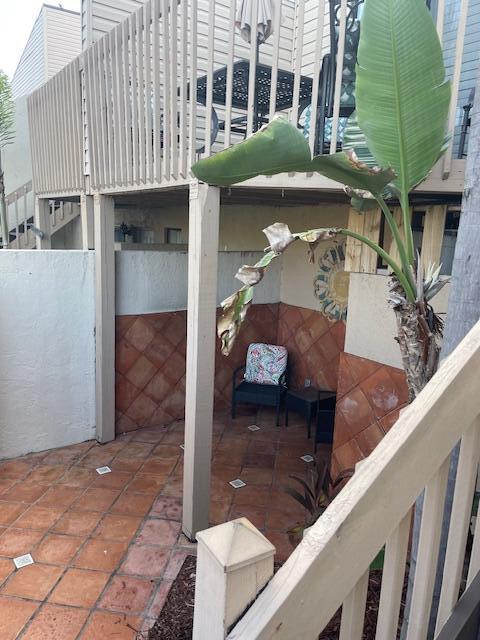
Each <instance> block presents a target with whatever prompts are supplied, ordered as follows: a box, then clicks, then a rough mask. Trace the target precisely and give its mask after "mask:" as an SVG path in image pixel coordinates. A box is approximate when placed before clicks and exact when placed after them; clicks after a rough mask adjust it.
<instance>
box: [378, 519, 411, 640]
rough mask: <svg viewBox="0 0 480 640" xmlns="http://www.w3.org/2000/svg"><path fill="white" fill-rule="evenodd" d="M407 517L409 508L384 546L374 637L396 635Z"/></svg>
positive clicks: (389, 639)
mask: <svg viewBox="0 0 480 640" xmlns="http://www.w3.org/2000/svg"><path fill="white" fill-rule="evenodd" d="M411 520H412V514H411V512H410V511H409V512H408V513H407V515H406V516H405V517H404V519H403V520H402V521H401V522H400V524H399V525H398V527H397V528H396V529H395V531H394V532H393V533H392V535H391V536H390V537H389V538H388V540H387V542H386V545H385V559H384V562H383V572H382V588H381V592H380V604H379V607H378V619H377V629H376V635H375V640H395V639H396V637H397V628H398V617H399V615H400V606H401V601H402V591H403V584H404V580H405V564H406V561H407V553H408V539H409V536H410V524H411Z"/></svg>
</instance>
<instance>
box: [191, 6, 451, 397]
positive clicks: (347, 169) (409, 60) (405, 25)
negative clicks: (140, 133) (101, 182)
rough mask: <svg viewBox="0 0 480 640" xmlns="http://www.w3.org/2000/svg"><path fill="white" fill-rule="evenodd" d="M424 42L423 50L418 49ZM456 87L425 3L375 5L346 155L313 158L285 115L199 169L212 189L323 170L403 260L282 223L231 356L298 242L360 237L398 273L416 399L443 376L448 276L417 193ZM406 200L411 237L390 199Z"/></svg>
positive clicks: (399, 311)
mask: <svg viewBox="0 0 480 640" xmlns="http://www.w3.org/2000/svg"><path fill="white" fill-rule="evenodd" d="M412 43H415V46H412ZM449 102H450V85H449V82H448V81H447V80H446V78H445V68H444V64H443V54H442V49H441V45H440V41H439V39H438V36H437V32H436V29H435V25H434V23H433V21H432V18H431V15H430V13H429V11H428V9H427V8H426V5H425V2H424V0H365V6H364V12H363V16H362V21H361V35H360V43H359V49H358V62H357V69H356V114H354V116H353V117H352V118H351V119H350V121H349V123H348V126H347V130H346V132H345V136H344V142H343V146H342V151H340V152H337V153H332V154H328V155H319V156H315V157H313V158H312V157H311V154H310V149H309V145H308V143H307V141H306V140H305V138H304V136H303V134H302V133H301V132H300V131H299V130H298V129H297V128H296V127H294V126H293V125H292V124H290V123H289V122H288V121H287V120H286V119H284V118H282V117H275V118H274V119H273V120H272V121H271V122H270V123H268V124H267V125H265V126H264V127H263V128H262V129H261V130H259V131H258V132H256V133H255V134H253V135H252V136H250V137H249V138H247V139H246V140H245V141H244V142H242V143H240V144H237V145H234V146H233V147H230V148H229V149H227V150H225V151H223V152H220V153H217V154H215V155H213V156H211V157H209V158H205V159H202V160H200V161H199V162H197V163H196V164H195V165H194V166H193V167H192V171H193V173H194V175H195V176H196V177H197V178H198V179H199V180H202V181H204V182H207V183H209V184H212V185H219V186H229V185H232V184H236V183H239V182H243V181H244V180H247V179H249V178H253V177H255V176H257V175H272V174H276V173H282V172H286V171H289V172H292V171H293V172H306V171H308V172H318V173H320V174H322V175H324V176H326V177H328V178H330V179H332V180H335V181H337V182H340V183H342V184H344V185H345V190H346V192H347V193H348V194H349V195H350V196H351V201H352V205H353V206H355V207H356V208H357V209H358V210H359V211H362V210H363V211H364V210H367V209H368V208H371V206H372V204H373V205H374V206H376V207H380V209H381V211H382V213H383V216H384V217H385V221H386V223H387V225H388V227H389V228H390V231H391V234H392V238H393V242H394V244H395V245H396V248H397V252H396V255H398V256H399V258H398V260H397V259H395V258H394V257H393V256H392V255H391V254H389V253H388V252H386V251H385V250H384V249H383V248H381V247H380V246H379V245H378V244H376V243H374V242H372V241H371V240H370V239H368V238H366V237H364V236H362V235H360V234H358V233H356V232H354V231H352V230H351V229H347V228H330V229H313V230H310V231H306V232H302V233H292V232H291V231H290V229H289V228H288V227H287V226H286V225H284V224H282V223H275V224H273V225H271V226H270V227H268V228H267V229H265V233H266V235H267V239H268V241H269V246H268V248H267V250H266V254H265V256H264V257H263V258H262V260H260V261H259V262H258V263H257V264H256V265H253V266H248V265H245V266H244V267H242V268H241V269H240V271H239V272H238V273H237V278H238V279H239V280H240V281H241V282H242V283H243V286H242V287H241V289H239V290H238V291H237V292H236V293H234V294H233V295H232V296H230V297H229V298H227V299H226V300H225V301H224V302H223V303H222V309H223V314H222V316H221V318H220V320H219V323H218V334H219V336H220V338H221V340H222V350H223V353H224V354H228V353H229V352H230V350H231V348H232V345H233V341H234V340H235V337H236V335H237V334H238V331H239V328H240V325H241V323H242V321H243V319H244V318H245V314H246V313H247V310H248V307H249V305H250V304H251V303H252V300H253V288H254V286H255V285H256V284H258V282H260V280H261V279H262V278H263V275H264V272H265V270H266V269H267V268H268V266H269V265H270V263H271V262H272V260H274V259H277V258H278V257H279V256H280V255H281V254H282V253H283V252H284V251H285V250H286V249H287V248H288V246H290V245H291V244H292V243H293V242H296V241H303V242H306V243H308V245H309V250H308V253H309V255H310V258H311V259H313V255H314V250H315V247H316V245H317V244H318V243H319V242H320V241H322V240H326V239H329V238H335V237H338V236H347V237H352V238H355V239H356V240H359V241H360V242H363V243H364V244H366V245H368V246H369V247H370V248H371V249H373V250H374V251H375V252H376V253H377V254H378V255H379V256H381V258H382V260H383V261H384V262H385V263H386V264H387V265H388V267H389V269H390V271H391V275H392V277H391V280H390V291H389V303H390V305H391V306H392V308H393V310H394V312H395V314H396V318H397V328H398V333H397V340H398V343H399V346H400V350H401V354H402V359H403V364H404V368H405V372H406V376H407V383H408V386H409V391H410V399H413V398H414V397H416V395H417V394H418V393H419V392H420V391H421V389H422V388H423V387H424V386H425V384H426V383H427V382H428V380H429V379H430V378H431V377H432V375H433V373H434V372H435V370H436V367H437V363H438V355H439V338H440V337H441V333H442V322H441V320H440V319H439V318H438V316H436V315H435V313H434V312H433V310H432V308H431V306H430V301H431V298H432V297H433V296H434V295H435V294H436V293H437V292H438V291H439V290H440V288H441V286H442V285H443V284H444V281H441V280H440V279H439V273H440V269H439V267H435V266H434V265H432V266H429V268H428V269H427V270H426V273H423V270H422V265H421V263H420V259H419V256H418V255H415V250H414V243H413V233H412V228H411V221H410V206H409V194H410V192H411V190H412V189H413V188H414V187H415V186H416V185H418V184H419V183H421V182H422V181H423V180H424V179H425V178H426V177H427V176H428V174H429V172H430V171H431V169H432V167H433V166H434V164H435V163H436V161H437V160H438V159H439V157H440V156H441V154H442V152H443V150H444V149H445V144H446V137H445V129H446V123H447V115H448V109H449ZM390 198H395V199H396V200H398V202H399V204H400V207H401V210H402V218H403V225H402V229H403V230H404V231H401V230H400V228H399V226H398V224H397V222H396V221H395V219H394V217H393V215H392V213H391V211H390V208H389V206H388V204H387V200H388V199H390Z"/></svg>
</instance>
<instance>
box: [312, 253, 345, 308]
mask: <svg viewBox="0 0 480 640" xmlns="http://www.w3.org/2000/svg"><path fill="white" fill-rule="evenodd" d="M318 267H319V269H318V274H317V276H316V277H315V279H314V281H313V288H314V294H315V297H316V298H317V299H318V301H319V302H320V311H321V312H322V313H323V314H324V315H325V316H326V317H327V318H328V319H329V320H345V319H346V317H347V303H348V283H349V274H348V273H347V272H346V271H345V244H336V245H332V246H330V247H329V248H328V249H327V251H325V253H324V254H323V256H321V257H320V259H319V261H318Z"/></svg>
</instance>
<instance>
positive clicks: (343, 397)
mask: <svg viewBox="0 0 480 640" xmlns="http://www.w3.org/2000/svg"><path fill="white" fill-rule="evenodd" d="M337 393H338V396H337V408H336V415H335V434H334V442H333V455H332V474H333V476H335V475H336V474H337V473H338V472H340V471H342V470H343V469H348V468H354V467H355V464H356V463H357V462H358V461H359V460H362V459H363V458H366V457H367V456H368V455H369V454H370V453H371V452H372V451H373V449H374V448H375V447H376V446H377V444H378V443H379V442H380V440H381V439H382V438H383V436H384V435H385V434H386V433H387V432H388V430H389V429H390V428H391V427H392V426H393V425H394V424H395V422H396V421H397V419H398V416H399V413H400V410H401V409H402V408H403V407H405V406H406V405H407V400H408V390H407V384H406V381H405V373H404V372H403V371H402V370H401V369H396V368H395V367H389V366H387V365H382V364H379V363H378V362H373V361H372V360H367V359H366V358H359V357H357V356H352V355H350V354H348V353H342V354H341V355H340V368H339V374H338V390H337Z"/></svg>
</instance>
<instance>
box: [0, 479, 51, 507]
mask: <svg viewBox="0 0 480 640" xmlns="http://www.w3.org/2000/svg"><path fill="white" fill-rule="evenodd" d="M47 489H48V486H44V485H41V484H38V483H36V482H27V481H21V482H18V483H17V484H15V485H14V486H13V487H11V488H10V489H9V490H8V491H5V492H4V493H3V494H2V500H15V501H16V502H27V503H29V504H31V503H32V502H35V501H36V500H38V499H39V498H40V496H42V495H43V494H44V493H45V491H47Z"/></svg>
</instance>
